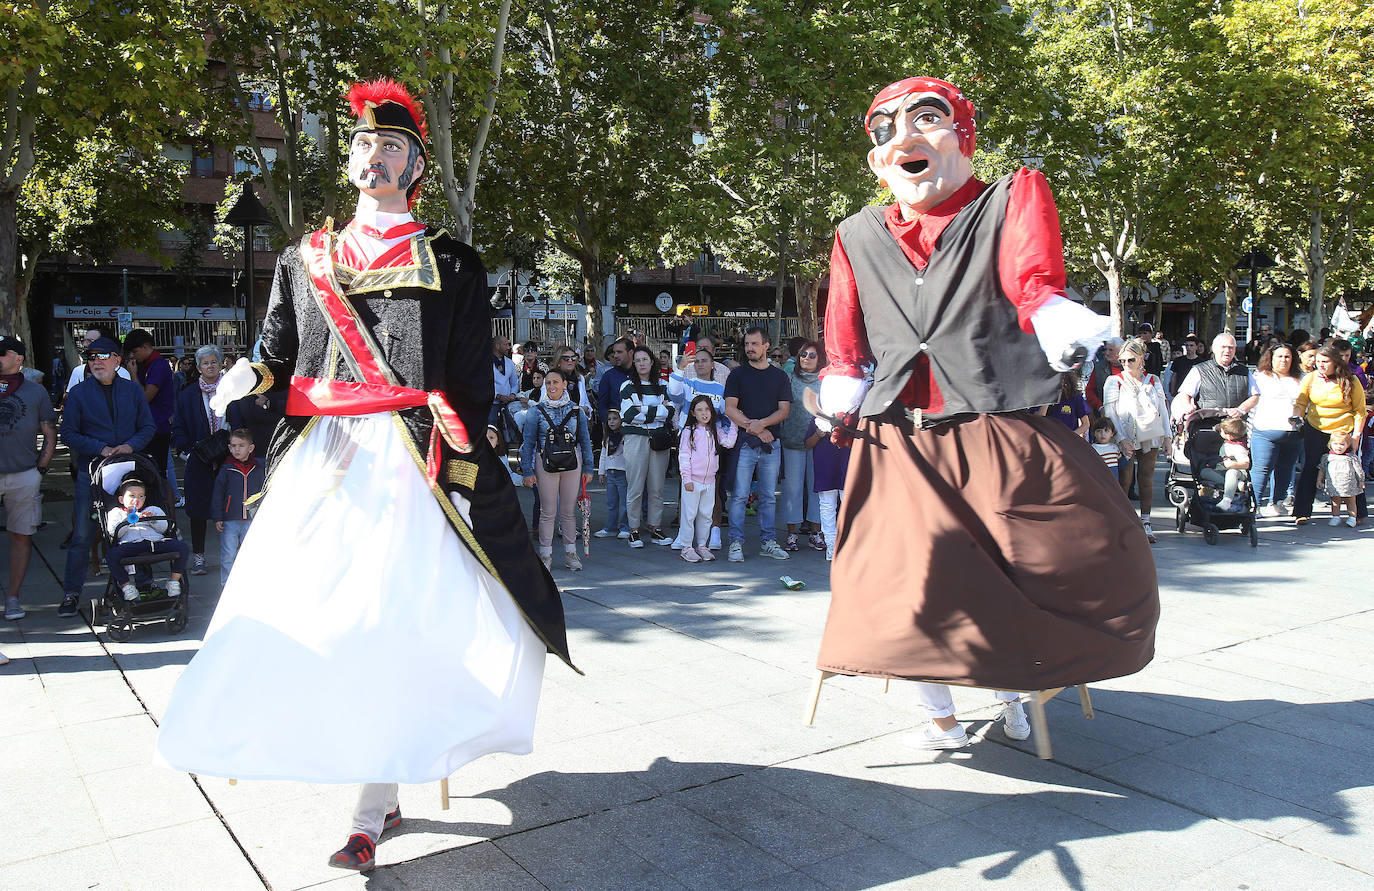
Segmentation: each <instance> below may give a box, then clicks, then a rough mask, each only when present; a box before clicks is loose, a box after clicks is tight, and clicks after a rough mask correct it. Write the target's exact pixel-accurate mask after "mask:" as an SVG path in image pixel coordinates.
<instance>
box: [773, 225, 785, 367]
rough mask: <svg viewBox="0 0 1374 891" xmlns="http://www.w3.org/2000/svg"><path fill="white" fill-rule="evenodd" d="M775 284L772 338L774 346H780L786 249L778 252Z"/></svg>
mask: <svg viewBox="0 0 1374 891" xmlns="http://www.w3.org/2000/svg"><path fill="white" fill-rule="evenodd" d="M775 279H776V282H777V283H776V284H775V285H774V287H773V325H774V328H773V337H772V343H773V345H774V346H776V345H777V344H780V343H782V342H783V340H785V339H786V338H784V337H783V333H782V298H783V292H784V291H785V290H786V289H787V248H785V247H783V248H780V249H779V250H778V271H777V273H776V274H775Z"/></svg>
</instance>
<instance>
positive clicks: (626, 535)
mask: <svg viewBox="0 0 1374 891" xmlns="http://www.w3.org/2000/svg"><path fill="white" fill-rule="evenodd" d="M615 537H616V538H618V539H620V540H621V541H624V540H625V539H627V538H629V537H630V530H628V529H621V530H620V531H619V532H617V533H616V534H615Z"/></svg>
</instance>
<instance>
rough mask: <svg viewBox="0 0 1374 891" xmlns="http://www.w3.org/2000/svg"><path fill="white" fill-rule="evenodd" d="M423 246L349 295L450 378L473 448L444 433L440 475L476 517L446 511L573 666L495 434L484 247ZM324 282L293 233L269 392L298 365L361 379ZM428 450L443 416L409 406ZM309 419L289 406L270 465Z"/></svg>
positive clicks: (371, 320) (417, 360) (429, 369)
mask: <svg viewBox="0 0 1374 891" xmlns="http://www.w3.org/2000/svg"><path fill="white" fill-rule="evenodd" d="M416 242H417V244H418V243H421V242H423V243H424V244H427V246H428V252H426V251H425V250H423V245H422V249H421V250H419V255H420V257H421V259H422V262H421V263H420V264H419V266H420V268H419V269H417V270H412V271H399V272H396V273H392V274H388V275H379V276H374V277H371V278H370V279H369V278H368V277H366V276H361V277H359V279H358V280H356V281H355V282H354V283H353V287H347V286H346V289H345V297H346V299H348V300H349V301H350V302H351V303H352V304H353V306H354V308H355V309H356V310H357V311H358V313H359V315H360V316H361V318H362V319H363V320H364V322H365V323H366V324H367V326H368V327H369V328H370V329H371V332H372V335H373V338H374V340H375V342H376V343H377V344H378V345H379V346H380V348H381V351H382V354H383V355H382V358H383V359H385V360H386V362H387V363H388V364H389V365H390V366H391V369H392V370H393V371H394V372H395V374H396V377H397V378H398V379H399V380H400V382H401V384H402V385H404V386H407V387H413V388H416V389H422V390H426V391H431V390H442V391H443V392H444V394H445V395H446V396H447V397H448V401H449V404H450V405H451V406H453V409H454V411H455V412H456V413H457V414H458V416H459V417H460V418H461V419H462V421H463V424H464V426H466V428H467V431H468V439H469V441H470V443H471V446H472V451H471V452H468V453H459V452H457V451H455V450H454V449H452V448H450V447H449V445H448V443H447V442H445V441H444V440H442V439H441V440H440V448H441V449H442V451H443V454H442V458H443V461H442V465H441V467H442V470H441V473H440V478H439V485H440V486H441V487H442V489H443V491H444V494H445V495H451V494H453V493H457V494H458V495H459V496H460V497H461V498H463V499H465V500H466V501H467V502H468V504H469V505H470V511H469V513H468V516H469V517H470V519H471V523H470V524H469V523H468V522H467V521H465V520H464V519H463V518H462V517H461V516H460V515H459V514H458V513H457V512H456V511H454V510H453V507H452V502H451V501H449V502H447V503H446V504H445V505H443V506H444V508H445V511H444V512H445V515H446V516H447V517H448V518H449V522H450V523H451V524H452V525H453V526H454V528H455V531H456V532H458V535H459V538H460V539H462V541H463V542H464V544H465V545H467V547H468V548H469V549H470V550H472V551H473V553H474V555H475V556H477V558H478V560H479V561H480V562H482V563H483V564H484V565H486V566H487V568H488V569H489V570H490V571H491V572H492V574H493V575H494V576H495V577H496V578H497V579H498V580H499V581H500V582H501V584H503V585H504V586H505V587H506V589H507V590H508V591H509V592H510V594H511V596H512V597H513V598H514V599H515V602H516V603H517V604H518V605H519V607H520V609H521V611H522V612H523V613H524V615H525V618H526V620H527V621H528V622H529V624H530V627H531V628H533V629H534V632H535V633H536V634H538V635H539V637H540V639H541V640H543V641H544V644H545V645H546V646H547V647H548V650H549V652H551V653H554V654H555V655H557V656H558V657H559V658H560V659H562V660H563V661H564V662H566V663H567V664H568V665H569V666H570V667H572V668H573V669H574V670H577V669H576V666H573V664H572V659H571V656H570V655H569V652H568V639H567V629H566V626H565V625H564V619H563V601H562V599H561V597H560V595H559V592H558V587H557V585H556V584H555V583H554V580H553V577H552V576H551V575H549V572H548V570H547V569H545V568H544V564H543V563H542V562H541V561H540V560H539V558H538V556H537V555H536V554H535V551H534V546H533V545H532V544H531V542H530V536H529V530H528V528H527V527H526V525H525V520H524V516H523V515H522V513H521V510H520V503H519V501H518V499H517V498H516V493H515V487H514V486H513V485H512V483H511V479H510V473H509V472H508V470H507V468H506V466H505V462H504V460H503V459H502V458H501V457H499V456H498V455H497V454H496V452H495V451H494V450H492V448H491V446H490V445H489V444H488V443H487V439H486V425H487V413H488V411H489V410H490V406H491V403H492V399H493V393H494V388H493V383H492V364H491V304H490V303H489V300H488V288H487V274H486V269H485V268H484V267H483V265H482V261H481V259H480V258H479V257H478V256H477V252H476V251H475V250H473V248H472V247H471V246H470V245H467V244H464V243H462V242H460V241H458V240H456V239H454V238H452V237H450V236H449V235H448V234H446V233H443V232H436V231H435V230H434V229H432V228H431V229H429V230H427V231H426V232H425V235H424V236H423V237H422V238H417V239H416ZM313 293H314V284H313V282H312V281H311V279H310V277H309V275H308V274H307V272H306V269H305V266H304V264H303V262H302V259H301V252H300V246H299V245H291V246H290V247H287V248H286V249H285V250H283V251H282V253H281V255H280V257H278V259H277V270H276V275H275V277H274V279H273V282H272V296H271V298H270V299H269V301H268V305H267V316H266V319H265V320H264V323H263V331H262V345H261V360H262V364H264V365H266V367H267V370H268V371H269V372H270V373H271V375H272V377H273V381H272V385H271V388H270V392H276V391H284V390H286V389H287V387H288V385H289V384H290V379H291V377H292V376H293V375H295V376H298V377H310V378H327V379H334V380H341V381H351V380H354V378H353V376H352V375H351V373H350V372H349V369H348V366H347V363H346V362H345V361H344V360H343V358H342V357H341V356H340V355H339V352H338V350H337V349H336V348H334V346H333V344H332V343H331V335H330V331H329V326H328V324H327V322H326V321H325V319H324V317H323V316H322V315H321V313H320V310H319V308H318V307H317V305H316V303H315V298H314V296H313ZM400 415H401V418H402V420H403V421H404V422H405V426H406V429H407V430H408V431H409V432H410V435H411V437H412V439H413V440H414V442H415V447H416V449H417V450H418V453H419V455H420V456H422V457H423V456H425V455H427V454H428V453H429V444H430V429H431V426H432V424H433V419H432V416H431V414H430V411H429V409H428V408H426V407H421V408H414V409H407V410H404V411H401V412H400ZM309 421H310V419H309V418H307V417H300V416H292V415H287V416H286V418H285V419H284V420H283V421H282V422H281V423H280V424H278V425H277V429H276V432H275V434H274V435H273V437H272V443H271V446H270V448H269V449H268V454H267V465H268V471H267V472H268V476H267V483H266V486H265V488H264V491H265V492H266V491H270V489H271V486H272V473H273V472H274V471H275V469H276V467H277V464H278V462H279V461H280V459H281V457H282V456H283V455H284V454H285V453H286V451H287V450H288V449H289V448H290V447H291V445H292V444H293V443H294V442H295V441H296V437H297V436H299V435H300V433H301V431H302V430H304V429H305V426H306V424H307V423H308V422H309Z"/></svg>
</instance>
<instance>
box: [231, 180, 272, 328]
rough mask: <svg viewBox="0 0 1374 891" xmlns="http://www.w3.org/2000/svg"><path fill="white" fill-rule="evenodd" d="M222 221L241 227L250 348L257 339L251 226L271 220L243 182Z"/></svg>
mask: <svg viewBox="0 0 1374 891" xmlns="http://www.w3.org/2000/svg"><path fill="white" fill-rule="evenodd" d="M224 222H226V223H228V224H229V225H231V226H241V227H242V228H243V274H244V277H245V285H244V289H243V330H244V333H245V336H246V337H247V338H248V342H247V344H245V346H246V347H247V348H248V349H252V347H253V343H254V342H255V341H257V339H258V338H257V331H256V330H255V329H256V328H257V312H256V309H255V308H254V305H253V227H255V226H266V225H267V224H269V223H271V222H272V218H271V217H270V216H268V215H267V208H265V207H263V206H262V202H260V201H258V196H257V195H255V194H254V193H253V184H252V183H244V184H243V193H242V194H241V195H239V200H237V201H235V202H234V206H233V207H231V208H229V212H228V213H227V214H225V215H224Z"/></svg>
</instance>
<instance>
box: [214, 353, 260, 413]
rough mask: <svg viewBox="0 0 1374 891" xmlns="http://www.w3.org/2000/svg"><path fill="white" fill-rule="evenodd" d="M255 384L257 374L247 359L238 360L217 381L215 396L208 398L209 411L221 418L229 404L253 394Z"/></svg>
mask: <svg viewBox="0 0 1374 891" xmlns="http://www.w3.org/2000/svg"><path fill="white" fill-rule="evenodd" d="M257 384H258V373H257V372H256V371H254V370H253V363H251V362H249V361H248V360H247V359H239V360H238V361H237V362H235V363H234V364H233V366H232V367H230V369H229V370H228V371H226V372H225V373H224V375H223V376H222V377H221V378H220V379H219V386H218V387H216V388H215V395H214V396H211V397H210V410H211V411H212V412H214V413H215V414H217V415H219V416H221V417H223V416H224V413H225V411H226V410H227V409H228V408H229V403H231V402H233V401H235V400H237V399H242V398H243V397H245V396H247V395H248V394H249V393H251V392H253V388H254V387H256V386H257Z"/></svg>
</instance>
